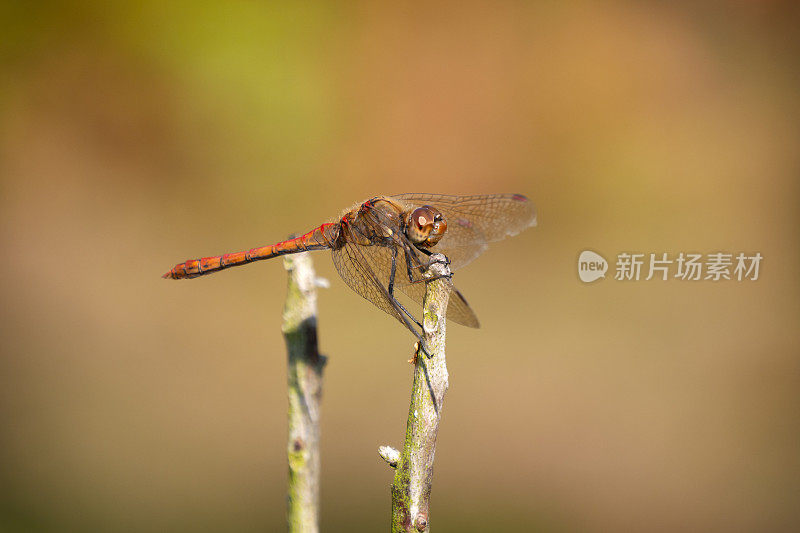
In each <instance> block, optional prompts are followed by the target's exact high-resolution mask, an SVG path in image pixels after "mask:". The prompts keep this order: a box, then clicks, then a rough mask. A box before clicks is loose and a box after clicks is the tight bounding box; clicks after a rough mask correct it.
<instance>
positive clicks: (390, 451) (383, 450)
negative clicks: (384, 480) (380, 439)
mask: <svg viewBox="0 0 800 533" xmlns="http://www.w3.org/2000/svg"><path fill="white" fill-rule="evenodd" d="M378 454H380V456H381V458H382V459H383V460H384V461H386V463H387V464H388V465H389V466H391V467H392V468H397V463H399V462H400V452H399V451H397V450H395V449H394V448H392V447H391V446H380V447H379V448H378Z"/></svg>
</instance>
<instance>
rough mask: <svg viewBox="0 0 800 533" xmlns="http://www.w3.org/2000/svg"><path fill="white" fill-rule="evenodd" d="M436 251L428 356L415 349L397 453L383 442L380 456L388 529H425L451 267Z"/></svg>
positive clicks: (426, 330) (444, 381) (426, 317)
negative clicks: (387, 473) (385, 471)
mask: <svg viewBox="0 0 800 533" xmlns="http://www.w3.org/2000/svg"><path fill="white" fill-rule="evenodd" d="M445 260H446V259H445V257H444V256H443V255H441V254H435V255H433V256H432V257H431V266H430V267H429V268H428V271H427V273H426V274H425V276H426V277H429V278H436V279H433V280H432V281H429V282H427V285H426V292H425V300H424V303H423V323H422V325H423V338H424V340H425V344H426V346H427V348H428V350H429V351H430V353H431V357H430V358H429V357H427V356H426V355H425V354H424V353H423V352H422V350H421V349H420V350H417V353H416V356H415V364H414V384H413V386H412V389H411V405H410V407H409V409H408V422H407V425H406V438H405V442H404V444H403V451H402V453H400V452H398V451H397V450H395V449H393V448H390V447H388V446H382V447H381V449H380V450H379V453H380V455H381V457H383V459H384V460H385V461H386V462H387V463H388V464H389V466H391V467H392V468H395V475H394V481H393V483H392V531H393V532H410V531H429V527H430V526H429V521H430V520H429V504H430V496H431V485H432V482H433V457H434V454H435V452H436V436H437V434H438V432H439V421H440V420H441V416H442V403H443V401H444V395H445V393H446V392H447V388H448V386H449V383H448V375H447V361H446V359H445V330H446V324H445V322H446V320H445V315H446V313H447V303H448V301H449V298H450V289H451V283H450V279H449V277H447V276H449V274H450V267H449V266H448V265H447V264H445Z"/></svg>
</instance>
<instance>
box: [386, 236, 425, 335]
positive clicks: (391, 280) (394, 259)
mask: <svg viewBox="0 0 800 533" xmlns="http://www.w3.org/2000/svg"><path fill="white" fill-rule="evenodd" d="M407 260H408V259H406V261H407ZM396 274H397V248H396V247H392V270H391V272H390V273H389V286H388V289H389V296H390V297H391V298H392V300H394V303H396V304H397V305H398V307H400V309H402V310H403V312H404V313H405V314H406V316H408V318H410V319H411V320H412V321H413V322H414V324H416V325H417V326H419V328H420V329H422V323H421V322H419V321H418V320H417V319H416V318H414V315H412V314H411V313H409V312H408V309H406V308H405V306H403V304H401V303H400V301H399V300H398V299H397V298H395V296H394V278H395V275H396ZM421 341H422V339H420V342H421Z"/></svg>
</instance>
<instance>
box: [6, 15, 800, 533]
mask: <svg viewBox="0 0 800 533" xmlns="http://www.w3.org/2000/svg"><path fill="white" fill-rule="evenodd" d="M107 4H108V3H106V2H88V1H87V2H71V3H60V4H43V3H28V2H14V1H11V2H9V1H6V2H3V3H2V6H0V68H1V69H2V70H1V71H0V121H1V122H0V187H1V189H0V219H1V220H2V225H1V226H0V231H2V253H3V259H2V267H0V268H2V276H0V284H1V285H0V286H1V287H2V301H3V304H4V305H3V306H2V315H0V317H1V319H0V328H2V357H1V358H0V497H1V498H2V499H1V500H0V529H2V530H3V531H65V530H74V531H131V532H133V531H136V532H140V531H208V532H212V531H213V532H216V531H281V530H283V529H284V527H285V526H284V508H285V502H284V498H285V482H286V466H285V434H286V429H285V416H286V414H285V410H286V397H285V395H286V385H285V351H284V345H283V340H282V338H281V334H280V313H281V309H282V306H283V298H284V292H285V283H286V276H285V273H284V270H283V268H282V265H281V262H280V261H270V262H266V263H259V264H257V265H252V266H249V267H247V268H242V269H235V270H232V271H228V272H224V273H221V274H219V275H218V276H212V277H209V278H204V279H199V280H193V281H188V282H181V283H178V282H167V281H164V280H162V279H160V277H159V276H160V275H161V274H162V273H163V272H165V271H166V270H168V269H169V268H170V267H172V265H173V264H175V263H176V262H178V261H182V260H184V259H186V258H189V257H198V256H202V255H211V254H219V253H224V252H231V251H238V250H240V249H247V248H250V247H254V246H257V245H263V244H268V243H272V242H274V241H276V240H281V239H283V238H284V237H285V236H286V235H287V234H289V233H290V232H297V231H305V230H308V229H310V228H311V227H312V226H313V225H315V224H318V223H320V222H322V221H324V220H326V219H329V218H332V217H334V216H336V215H337V214H338V213H339V212H340V211H341V209H343V208H345V207H348V206H349V205H351V204H353V203H355V202H357V201H361V200H363V199H365V198H367V197H369V196H371V195H374V194H380V193H384V194H389V193H396V192H406V191H408V192H451V193H460V194H466V193H490V192H521V193H524V194H526V195H528V196H529V197H530V198H531V199H532V200H534V202H535V203H536V204H537V206H538V209H539V227H538V228H535V229H532V230H529V231H527V232H525V233H524V234H522V235H520V236H518V237H515V238H514V239H511V240H508V241H505V242H502V243H498V244H497V245H495V246H493V247H492V249H491V250H490V253H488V254H486V255H485V256H484V257H482V258H481V259H479V260H478V261H477V262H476V263H474V264H473V265H471V266H470V267H469V268H467V269H465V270H464V271H461V272H459V273H458V274H457V276H456V281H457V283H458V285H459V286H460V288H461V289H462V291H463V292H464V293H465V294H466V296H467V297H468V299H469V300H470V302H471V304H472V305H473V306H474V308H475V309H476V310H477V313H478V315H479V316H480V318H481V320H482V324H483V328H482V329H480V330H468V329H465V328H461V327H458V326H453V327H451V328H449V338H448V356H449V357H448V360H449V365H450V373H451V388H450V392H449V394H448V397H447V403H446V408H445V413H444V420H443V425H442V430H441V433H440V435H439V448H438V453H437V456H436V477H435V481H434V493H433V500H432V505H433V507H432V516H431V518H432V525H433V527H434V528H435V529H436V530H437V531H462V532H463V531H487V530H491V531H530V530H540V531H609V530H617V531H620V530H624V531H675V530H683V531H687V530H689V531H701V530H702V531H767V530H770V531H781V530H783V531H788V530H792V529H795V530H796V529H797V528H798V527H800V507H798V505H797V502H798V501H799V500H798V498H799V497H800V453H798V450H799V449H800V442H799V440H800V439H799V438H798V437H800V418H799V417H798V405H800V404H799V403H798V400H800V398H798V396H800V394H799V393H798V385H799V384H800V365H799V364H798V363H799V362H800V358H798V355H799V353H800V350H799V348H800V336H799V335H798V332H797V324H798V315H800V304H798V297H800V291H799V290H798V289H799V288H800V284H799V282H798V279H800V268H798V262H800V254H798V227H800V226H799V225H798V223H799V222H800V220H798V199H800V195H798V192H800V191H798V189H799V188H800V184H799V181H798V171H800V156H798V141H799V140H800V130H799V127H798V126H799V125H800V120H798V118H800V117H799V116H798V115H799V114H800V100H798V88H800V83H799V82H800V80H799V79H798V74H800V68H798V62H797V57H798V52H800V46H798V45H799V44H800V39H798V36H797V28H798V22H800V17H798V16H797V15H798V13H797V9H796V8H793V7H791V4H789V3H787V4H781V3H777V2H759V1H755V0H753V1H750V2H730V3H728V2H716V3H711V4H706V6H705V7H702V8H701V7H697V6H695V5H694V3H691V2H683V3H672V4H670V5H665V4H664V3H660V2H651V3H637V4H635V5H633V4H631V5H627V4H621V3H609V2H599V3H591V2H587V3H584V2H580V3H569V4H568V5H565V4H561V3H557V2H541V3H531V4H527V3H526V4H523V3H519V4H518V3H492V4H478V3H475V4H463V3H459V4H453V5H449V6H445V5H439V6H436V7H433V6H429V7H412V6H411V5H408V4H403V5H397V6H392V5H390V4H389V3H385V4H374V3H363V4H347V6H345V5H338V4H323V3H306V4H295V3H288V2H287V3H285V4H284V3H277V4H264V3H257V2H235V3H220V4H218V5H216V6H214V5H207V4H203V5H201V4H202V3H196V2H155V1H145V2H131V3H114V4H113V5H111V6H109V5H107ZM586 248H590V249H593V250H597V251H599V252H601V253H603V254H605V255H606V257H607V258H609V259H610V260H611V261H612V262H613V259H614V257H615V255H616V254H617V253H618V252H623V251H639V252H647V253H649V252H671V253H677V252H680V251H685V252H690V251H695V252H701V253H712V252H717V251H720V250H724V251H729V252H734V253H736V252H756V251H758V252H761V254H762V255H763V256H764V261H763V264H762V268H761V279H759V280H758V281H756V282H735V281H730V282H720V283H712V282H710V281H708V282H706V281H701V282H694V283H690V282H681V281H676V280H672V281H667V282H662V281H651V282H645V281H640V282H635V283H623V282H618V281H614V280H613V279H611V277H609V279H606V280H604V281H599V282H597V283H594V284H591V285H584V284H582V283H581V282H580V281H579V280H578V278H577V275H576V264H575V263H576V258H577V256H578V254H579V253H580V251H581V250H583V249H586ZM314 258H315V264H316V266H317V268H318V270H319V272H320V274H321V275H323V276H324V277H326V278H329V279H331V281H332V287H331V288H330V289H328V290H325V291H323V292H322V293H321V294H320V312H321V319H320V340H321V348H322V351H323V352H324V353H326V354H327V355H329V357H330V362H329V365H328V368H327V375H326V379H327V382H326V389H325V397H324V406H323V407H324V422H323V428H322V430H323V470H324V472H323V475H324V476H323V481H322V483H323V485H322V503H323V508H322V519H323V525H324V526H325V530H327V531H339V530H343V529H345V528H347V529H348V530H351V531H381V530H385V529H386V526H387V524H388V518H389V482H390V478H391V472H390V470H389V469H388V468H387V467H386V465H385V464H383V462H382V461H381V460H380V459H379V457H378V455H377V447H378V445H380V444H394V445H398V444H399V443H400V442H401V439H402V436H403V433H404V430H405V417H406V412H407V407H408V397H409V392H410V379H411V368H410V366H409V365H408V364H407V363H406V360H407V359H408V356H409V354H410V350H411V344H412V343H411V340H412V339H411V337H410V336H409V335H408V333H407V332H406V331H404V330H403V329H402V328H401V327H400V326H399V325H398V324H397V323H394V322H393V321H392V320H391V319H390V318H389V317H388V316H385V315H383V314H381V313H379V312H378V311H376V310H375V309H374V308H372V307H371V306H369V305H368V304H366V303H365V302H363V301H362V300H361V299H360V298H359V297H358V296H356V295H355V294H353V293H352V292H351V291H350V290H349V289H348V288H347V287H346V286H345V285H344V284H343V283H342V282H340V280H338V278H337V276H336V273H335V271H334V270H333V267H332V264H331V262H330V259H329V257H328V254H326V253H324V252H321V253H317V254H316V255H315V256H314ZM612 268H613V266H612ZM612 274H613V273H612Z"/></svg>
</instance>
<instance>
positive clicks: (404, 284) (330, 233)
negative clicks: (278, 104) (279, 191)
mask: <svg viewBox="0 0 800 533" xmlns="http://www.w3.org/2000/svg"><path fill="white" fill-rule="evenodd" d="M535 225H536V209H535V207H534V205H533V203H532V202H531V201H530V200H528V198H527V197H525V196H523V195H521V194H492V195H470V196H454V195H446V194H398V195H392V196H375V197H373V198H370V199H369V200H366V201H364V202H362V203H360V204H356V205H355V206H354V207H352V208H350V209H347V210H345V212H344V213H343V214H342V215H340V216H339V217H338V218H337V219H334V221H333V222H326V223H324V224H322V225H320V226H318V227H316V228H314V229H312V230H311V231H309V232H308V233H306V234H304V235H301V236H299V237H295V238H291V239H289V240H286V241H282V242H279V243H277V244H272V245H268V246H261V247H259V248H253V249H251V250H247V251H241V252H236V253H229V254H224V255H217V256H212V257H203V258H200V259H189V260H187V261H184V262H183V263H179V264H177V265H175V266H174V267H173V268H172V269H171V270H170V271H169V272H167V273H166V274H164V276H163V277H164V278H168V279H189V278H196V277H199V276H205V275H208V274H212V273H214V272H219V271H220V270H225V269H227V268H231V267H235V266H240V265H246V264H249V263H253V262H255V261H261V260H264V259H271V258H273V257H278V256H281V255H285V254H294V253H299V252H305V251H311V250H324V249H327V250H331V254H332V257H333V263H334V265H335V267H336V271H337V272H338V273H339V276H341V278H342V279H343V280H344V282H345V283H346V284H347V285H348V286H349V287H350V288H351V289H353V291H355V292H356V293H357V294H359V295H360V296H362V297H363V298H364V299H366V300H367V301H369V302H371V303H372V304H373V305H375V306H376V307H377V308H379V309H380V310H382V311H384V312H386V313H387V314H389V315H390V316H392V317H394V318H395V319H397V320H398V321H399V322H400V323H401V324H403V325H404V326H405V327H406V328H407V329H408V330H409V331H411V333H412V334H414V336H415V337H416V338H417V340H418V341H419V343H420V344H419V345H420V347H421V348H422V350H423V352H424V353H426V354H428V355H429V352H428V350H427V349H426V347H425V343H424V341H423V338H422V335H421V333H420V331H418V330H417V329H416V328H419V330H422V324H421V322H420V321H419V320H417V319H416V318H415V317H414V315H413V314H412V313H411V312H410V311H409V310H408V309H407V307H406V306H405V305H403V304H402V303H401V302H400V300H399V299H398V296H399V294H398V291H399V293H402V294H403V295H405V297H407V298H408V299H409V300H411V301H412V302H414V303H416V304H419V305H422V301H423V298H424V296H425V287H426V282H427V281H430V278H426V277H425V276H424V273H425V272H426V270H427V268H428V266H429V265H430V262H431V256H432V255H433V254H435V253H441V254H444V256H445V257H446V258H447V259H446V260H447V261H449V264H450V268H451V270H458V269H459V268H461V267H464V266H465V265H467V264H469V263H471V262H472V261H473V260H474V259H475V258H476V257H478V256H479V255H480V254H482V253H483V252H484V251H485V250H486V249H487V247H488V245H489V243H491V242H494V241H499V240H501V239H504V238H505V237H508V236H513V235H516V234H517V233H519V232H520V231H522V230H524V229H525V228H528V227H530V226H535ZM450 290H451V293H450V303H449V305H448V307H447V319H448V320H450V321H452V322H455V323H457V324H462V325H464V326H468V327H472V328H477V327H480V324H479V322H478V318H477V316H475V312H474V311H473V310H472V308H471V307H470V306H469V304H468V303H467V301H466V299H464V297H463V296H462V294H461V292H460V291H459V290H458V289H456V288H455V287H454V286H452V284H450ZM415 326H416V328H415Z"/></svg>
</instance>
